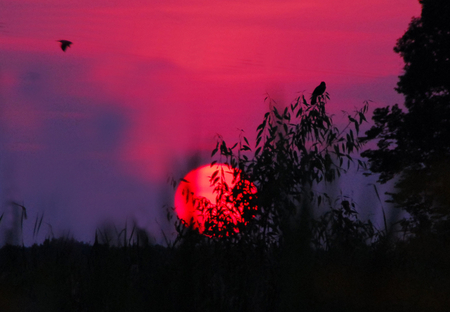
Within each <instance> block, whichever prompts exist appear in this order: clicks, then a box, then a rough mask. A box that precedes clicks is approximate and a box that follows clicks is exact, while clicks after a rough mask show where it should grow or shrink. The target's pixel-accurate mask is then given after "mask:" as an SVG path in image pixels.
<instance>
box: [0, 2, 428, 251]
mask: <svg viewBox="0 0 450 312" xmlns="http://www.w3.org/2000/svg"><path fill="white" fill-rule="evenodd" d="M420 9H421V8H420V5H419V3H418V1H414V0H408V1H407V0H398V1H388V0H366V1H357V0H342V1H333V0H303V1H299V0H297V1H288V0H286V1H282V0H258V1H242V0H241V1H237V0H236V1H235V0H222V1H206V0H192V1H182V0H165V1H156V0H145V1H144V0H126V1H125V0H112V1H91V0H89V1H88V0H77V1H75V0H64V1H61V0H2V1H1V2H0V203H1V206H0V215H1V213H2V212H4V213H5V218H4V219H3V221H2V223H0V232H1V231H2V228H3V229H5V228H6V227H7V224H12V223H13V222H14V214H12V211H14V210H17V207H12V206H11V204H10V202H11V201H15V202H17V203H20V204H22V205H24V206H25V207H26V208H27V212H28V220H26V221H25V222H26V223H25V225H24V231H25V232H26V234H25V241H26V243H28V244H29V243H33V242H34V241H36V240H39V239H43V238H44V237H45V236H48V235H50V234H49V233H51V232H53V234H54V235H55V236H58V235H62V234H64V233H67V232H68V231H70V233H71V234H72V235H74V237H75V238H76V239H79V240H82V241H86V242H92V241H93V238H94V233H95V229H96V228H97V227H98V226H99V224H101V223H103V222H108V221H114V222H122V224H124V223H125V221H126V220H128V221H129V222H131V221H132V220H134V221H135V222H136V223H137V225H138V226H139V227H142V228H144V229H146V230H148V231H149V233H150V234H151V235H153V237H154V240H155V242H157V243H159V242H161V239H162V235H161V230H164V231H168V232H171V231H172V230H171V229H170V227H168V223H167V220H165V217H164V216H165V215H166V211H165V208H164V207H166V206H169V207H170V206H173V196H174V193H175V192H174V190H173V189H172V188H171V186H170V184H169V183H167V178H168V177H173V178H175V179H179V178H181V177H183V176H184V174H186V173H188V172H189V171H191V170H192V169H194V168H196V167H198V166H201V165H204V164H207V163H209V162H210V161H211V158H210V157H209V156H210V154H211V151H212V149H213V148H214V147H215V142H216V140H217V135H221V136H222V137H223V138H224V139H225V140H226V141H227V142H230V143H234V142H236V141H237V140H238V139H239V135H240V133H241V130H244V131H245V135H246V137H247V138H248V139H249V140H250V141H251V143H253V142H254V140H255V137H256V131H255V129H256V127H257V126H258V125H259V123H260V122H261V121H262V117H263V115H264V113H265V112H266V111H267V110H268V108H269V106H268V104H267V103H265V102H264V98H265V95H266V94H269V95H270V96H271V97H272V98H273V99H275V100H276V101H277V103H278V104H279V105H282V106H283V105H287V104H289V103H290V102H291V101H292V100H293V99H294V98H295V97H297V96H299V95H300V94H302V93H303V94H305V96H307V97H308V96H309V95H310V94H311V93H312V91H313V90H314V88H315V87H316V86H317V85H318V84H319V83H320V82H321V81H325V82H326V83H327V92H328V93H329V94H330V98H331V99H330V101H329V103H328V104H327V107H329V111H330V113H334V114H336V116H338V117H339V116H342V113H341V111H342V110H347V111H352V110H354V109H355V108H359V107H361V106H362V105H363V102H364V101H366V100H370V101H372V102H371V111H372V110H373V108H375V107H380V106H386V105H393V104H396V103H399V104H401V103H402V102H403V98H402V96H400V95H398V94H397V93H396V92H395V90H394V88H395V86H396V83H397V80H398V76H399V75H400V74H401V73H402V68H403V61H402V59H401V58H400V56H399V55H397V54H395V53H394V52H393V47H394V45H395V43H396V40H397V39H398V38H400V37H401V36H402V35H403V33H404V32H405V31H406V29H407V27H408V24H409V22H410V21H411V18H412V17H413V16H420ZM61 39H65V40H70V41H72V42H73V44H72V45H71V47H69V48H68V49H67V50H66V52H63V51H62V50H61V49H60V47H59V43H58V42H57V40H61ZM352 179H354V180H355V179H356V180H358V179H360V177H358V178H352ZM358 181H359V180H358ZM361 181H363V180H361ZM358 183H359V182H358ZM347 184H348V183H346V185H344V186H341V189H342V188H344V189H345V186H348V185H347ZM359 184H360V185H367V184H368V182H367V181H366V180H364V182H361V183H359ZM345 192H349V193H351V195H352V196H354V197H355V200H356V201H358V199H361V201H362V200H363V199H362V198H365V201H367V196H369V195H367V194H366V193H365V192H366V190H362V189H358V190H352V189H348V187H347V189H346V190H345ZM380 192H381V191H380ZM370 196H372V198H373V194H372V195H370ZM369 201H370V200H369ZM372 201H373V200H372ZM361 206H364V205H363V204H361ZM366 206H367V205H366ZM368 206H370V205H368ZM372 206H374V205H372ZM375 206H376V205H375ZM365 209H366V210H365V212H366V214H367V215H374V214H375V215H376V212H374V209H375V208H365ZM371 209H372V210H371ZM42 214H44V225H43V226H42V230H41V232H40V234H39V235H38V237H35V238H33V237H31V231H32V229H33V225H34V220H35V219H36V218H37V217H38V216H42ZM16 218H17V216H16ZM16 221H17V220H16ZM172 232H173V231H172ZM169 234H170V233H169Z"/></svg>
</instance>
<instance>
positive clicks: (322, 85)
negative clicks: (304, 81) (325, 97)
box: [311, 81, 327, 105]
mask: <svg viewBox="0 0 450 312" xmlns="http://www.w3.org/2000/svg"><path fill="white" fill-rule="evenodd" d="M326 88H327V86H326V85H325V82H324V81H322V82H321V83H320V85H318V86H317V87H316V88H315V89H314V91H313V93H312V95H311V105H314V104H316V102H317V98H318V97H319V96H321V95H322V94H323V93H324V92H325V89H326Z"/></svg>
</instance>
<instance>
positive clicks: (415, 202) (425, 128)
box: [362, 0, 450, 229]
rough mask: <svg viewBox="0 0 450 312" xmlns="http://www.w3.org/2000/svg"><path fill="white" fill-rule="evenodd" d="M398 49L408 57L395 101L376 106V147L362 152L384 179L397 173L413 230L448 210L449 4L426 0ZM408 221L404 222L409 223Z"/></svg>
mask: <svg viewBox="0 0 450 312" xmlns="http://www.w3.org/2000/svg"><path fill="white" fill-rule="evenodd" d="M419 2H420V3H421V4H422V14H421V17H416V18H413V19H412V21H411V23H410V24H409V27H408V29H407V31H406V32H405V34H404V35H403V36H402V37H401V38H400V39H398V41H397V44H396V46H395V47H394V51H395V52H396V53H398V54H399V55H400V56H401V57H402V58H403V60H404V62H405V66H404V73H403V75H401V76H400V77H399V81H398V84H397V88H396V91H397V92H399V93H400V94H403V95H404V96H405V103H404V104H405V108H406V111H403V110H402V109H401V108H400V107H399V106H398V105H397V104H396V105H394V106H393V107H392V108H391V107H389V106H388V107H383V108H379V109H376V110H375V111H374V115H373V118H372V119H373V121H374V123H375V124H374V125H373V127H372V128H371V129H370V130H369V131H367V132H366V138H365V139H366V140H372V139H376V140H378V142H377V146H378V148H377V149H370V150H367V151H364V152H363V153H362V156H364V157H367V158H368V159H369V161H370V169H371V171H372V172H373V173H379V174H380V177H379V181H380V182H381V183H385V182H387V181H389V180H391V179H393V178H394V177H396V178H398V180H397V181H396V184H395V186H396V191H395V193H392V194H391V196H392V201H393V202H394V203H395V204H396V205H397V207H399V208H402V209H405V210H406V211H407V212H409V213H410V215H411V217H412V218H411V219H410V220H409V221H410V222H409V224H412V225H414V226H413V228H415V229H419V228H420V229H425V228H426V229H432V228H434V227H435V226H436V224H437V223H435V222H432V221H433V220H436V219H438V220H443V219H445V218H446V216H447V215H448V214H449V212H450V210H449V207H450V186H449V185H450V184H449V183H450V164H449V163H448V159H449V157H450V105H449V104H450V75H449V73H450V21H449V19H448V17H449V16H450V2H449V1H446V0H422V1H419ZM405 224H406V223H405Z"/></svg>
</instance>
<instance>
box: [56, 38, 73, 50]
mask: <svg viewBox="0 0 450 312" xmlns="http://www.w3.org/2000/svg"><path fill="white" fill-rule="evenodd" d="M56 41H57V42H61V49H62V50H63V51H64V52H66V49H67V47H70V45H71V44H72V41H69V40H56Z"/></svg>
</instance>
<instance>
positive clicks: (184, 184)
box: [175, 164, 257, 236]
mask: <svg viewBox="0 0 450 312" xmlns="http://www.w3.org/2000/svg"><path fill="white" fill-rule="evenodd" d="M239 173H240V172H239V171H237V170H236V169H233V168H231V167H229V166H228V165H225V164H215V165H213V166H211V165H205V166H202V167H199V168H197V169H194V170H192V171H190V172H189V173H188V174H187V175H186V176H185V177H184V179H182V180H181V182H180V184H179V186H178V188H177V190H176V193H175V211H176V213H177V215H178V217H179V218H180V219H181V220H183V221H184V222H185V223H186V225H188V226H189V225H192V226H193V228H195V229H198V231H199V232H200V233H203V234H205V235H207V236H224V235H230V234H233V233H238V232H239V227H241V226H245V225H246V224H247V223H248V221H249V220H250V219H251V218H253V217H254V215H255V212H256V210H257V209H256V206H255V205H254V202H255V199H256V187H255V185H254V184H253V183H250V182H249V181H247V180H244V179H241V178H240V174H239Z"/></svg>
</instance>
